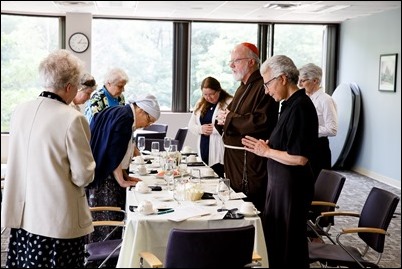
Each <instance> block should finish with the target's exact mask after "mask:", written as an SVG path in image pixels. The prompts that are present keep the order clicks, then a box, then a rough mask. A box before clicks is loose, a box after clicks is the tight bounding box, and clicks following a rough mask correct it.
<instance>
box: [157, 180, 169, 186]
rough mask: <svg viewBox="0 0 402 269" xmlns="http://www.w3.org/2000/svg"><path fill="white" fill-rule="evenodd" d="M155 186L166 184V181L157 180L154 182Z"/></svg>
mask: <svg viewBox="0 0 402 269" xmlns="http://www.w3.org/2000/svg"><path fill="white" fill-rule="evenodd" d="M155 185H156V186H166V185H167V182H166V181H165V180H158V181H156V182H155Z"/></svg>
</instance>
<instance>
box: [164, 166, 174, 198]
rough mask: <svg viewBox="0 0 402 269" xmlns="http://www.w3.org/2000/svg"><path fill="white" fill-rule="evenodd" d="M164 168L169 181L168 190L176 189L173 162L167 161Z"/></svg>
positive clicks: (165, 176)
mask: <svg viewBox="0 0 402 269" xmlns="http://www.w3.org/2000/svg"><path fill="white" fill-rule="evenodd" d="M163 170H164V171H165V174H164V176H163V178H164V179H165V181H166V183H167V189H168V191H173V190H174V189H175V182H174V166H173V163H172V162H166V163H165V165H164V166H163Z"/></svg>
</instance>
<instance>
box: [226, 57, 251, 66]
mask: <svg viewBox="0 0 402 269" xmlns="http://www.w3.org/2000/svg"><path fill="white" fill-rule="evenodd" d="M248 59H251V58H239V59H234V60H231V61H229V64H230V65H231V64H235V63H237V62H240V61H241V60H248Z"/></svg>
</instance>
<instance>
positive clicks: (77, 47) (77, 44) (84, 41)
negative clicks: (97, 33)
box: [68, 33, 89, 53]
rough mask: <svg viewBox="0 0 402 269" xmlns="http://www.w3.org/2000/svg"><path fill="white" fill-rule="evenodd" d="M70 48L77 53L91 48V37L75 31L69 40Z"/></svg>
mask: <svg viewBox="0 0 402 269" xmlns="http://www.w3.org/2000/svg"><path fill="white" fill-rule="evenodd" d="M68 45H69V46H70V48H71V49H72V50H73V51H74V52H77V53H82V52H84V51H86V50H87V49H88V48H89V38H88V37H87V36H86V35H85V34H83V33H74V34H72V35H71V36H70V39H69V40H68Z"/></svg>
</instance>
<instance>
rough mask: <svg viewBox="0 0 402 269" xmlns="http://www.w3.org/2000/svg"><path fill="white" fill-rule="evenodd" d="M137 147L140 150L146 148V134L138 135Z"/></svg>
mask: <svg viewBox="0 0 402 269" xmlns="http://www.w3.org/2000/svg"><path fill="white" fill-rule="evenodd" d="M137 148H138V150H139V151H140V152H142V151H143V150H144V149H145V136H139V137H138V140H137Z"/></svg>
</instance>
